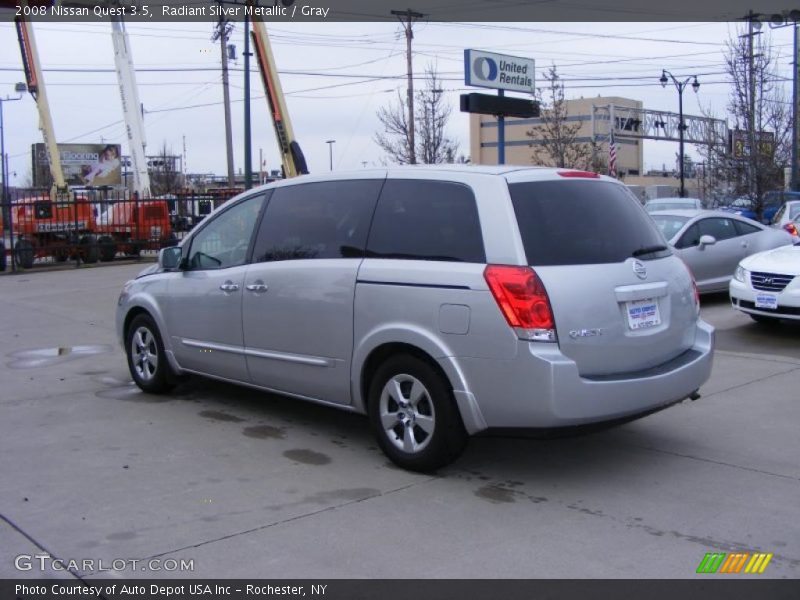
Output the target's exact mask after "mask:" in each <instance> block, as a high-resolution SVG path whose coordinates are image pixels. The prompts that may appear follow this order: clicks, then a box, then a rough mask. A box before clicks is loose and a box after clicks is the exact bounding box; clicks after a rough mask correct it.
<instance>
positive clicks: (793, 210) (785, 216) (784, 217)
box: [770, 200, 800, 239]
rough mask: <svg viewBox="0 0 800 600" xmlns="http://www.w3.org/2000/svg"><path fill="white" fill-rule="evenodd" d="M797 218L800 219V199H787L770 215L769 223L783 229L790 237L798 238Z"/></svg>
mask: <svg viewBox="0 0 800 600" xmlns="http://www.w3.org/2000/svg"><path fill="white" fill-rule="evenodd" d="M798 219H800V200H789V201H787V202H786V203H784V205H783V206H781V207H780V208H779V209H778V212H776V213H775V216H773V217H772V221H770V225H772V226H773V227H775V228H776V229H785V230H786V231H788V232H789V233H790V234H791V235H792V237H794V238H796V239H800V228H798V222H800V221H798Z"/></svg>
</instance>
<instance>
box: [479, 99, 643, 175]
mask: <svg viewBox="0 0 800 600" xmlns="http://www.w3.org/2000/svg"><path fill="white" fill-rule="evenodd" d="M565 103H566V109H567V120H568V121H569V122H578V123H580V124H581V127H580V129H579V130H578V133H577V138H576V140H575V141H576V142H578V143H584V144H588V143H590V142H591V141H592V134H593V132H594V134H595V136H594V137H595V141H596V143H597V153H598V157H599V158H600V159H601V160H602V162H603V163H607V161H608V141H609V131H610V129H609V124H610V118H611V116H610V115H611V113H612V112H613V111H612V110H610V109H609V107H610V106H625V107H631V108H638V109H642V108H643V106H642V103H641V102H640V101H638V100H631V99H630V98H619V97H616V96H607V97H597V98H580V99H577V100H566V101H565ZM541 123H542V120H541V119H540V118H535V119H517V118H507V119H506V120H505V137H506V143H505V150H506V160H505V162H506V164H515V165H534V164H542V163H541V160H537V158H540V159H543V158H544V157H543V156H540V157H537V156H536V152H535V149H534V146H535V145H537V144H541V140H540V139H537V138H536V135H535V134H536V130H537V128H539V127H541ZM630 126H634V124H631V125H630ZM622 127H623V128H624V124H623V125H622ZM469 131H470V156H471V158H472V162H473V163H475V164H483V165H496V164H497V119H496V118H495V117H492V116H489V115H477V114H472V115H470V128H469ZM529 131H531V132H533V133H534V136H533V137H531V136H529V135H527V132H529ZM642 141H643V140H640V139H629V138H624V137H619V136H617V138H616V144H617V174H618V175H620V176H622V177H624V178H625V180H626V182H627V181H628V179H629V178H631V177H636V176H640V175H641V174H642V173H643V172H644V152H643V148H642Z"/></svg>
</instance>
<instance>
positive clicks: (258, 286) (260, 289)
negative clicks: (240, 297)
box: [245, 283, 269, 294]
mask: <svg viewBox="0 0 800 600" xmlns="http://www.w3.org/2000/svg"><path fill="white" fill-rule="evenodd" d="M245 288H246V289H247V291H248V292H254V293H256V294H263V293H264V292H266V291H267V290H268V289H269V288H268V287H267V286H266V285H264V284H263V283H253V284H250V285H248V286H245Z"/></svg>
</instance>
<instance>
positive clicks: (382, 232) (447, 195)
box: [367, 179, 486, 263]
mask: <svg viewBox="0 0 800 600" xmlns="http://www.w3.org/2000/svg"><path fill="white" fill-rule="evenodd" d="M367 256H370V257H375V258H408V259H418V260H445V261H457V262H474V263H482V262H486V254H485V252H484V249H483V238H482V236H481V227H480V221H479V219H478V209H477V206H476V205H475V196H474V195H473V193H472V190H471V189H470V188H469V187H468V186H466V185H463V184H460V183H452V182H446V181H424V180H417V179H394V180H392V179H390V180H387V182H386V184H385V185H384V186H383V191H382V192H381V197H380V200H379V201H378V208H377V209H376V210H375V219H374V221H373V223H372V230H371V231H370V234H369V241H368V242H367Z"/></svg>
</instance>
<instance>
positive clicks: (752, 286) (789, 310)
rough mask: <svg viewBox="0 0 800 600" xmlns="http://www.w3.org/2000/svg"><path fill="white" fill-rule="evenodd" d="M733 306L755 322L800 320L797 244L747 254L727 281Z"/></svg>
mask: <svg viewBox="0 0 800 600" xmlns="http://www.w3.org/2000/svg"><path fill="white" fill-rule="evenodd" d="M730 294H731V303H732V304H733V307H734V308H735V309H737V310H740V311H742V312H744V313H746V314H748V315H750V316H751V317H752V318H753V319H754V320H756V321H759V322H771V321H775V320H777V319H793V320H800V245H797V244H795V245H793V246H783V247H781V248H776V249H775V250H768V251H767V252H759V253H758V254H754V255H752V256H748V257H747V258H745V259H744V260H743V261H742V262H740V263H739V266H738V267H737V268H736V273H735V274H734V276H733V279H732V280H731V283H730Z"/></svg>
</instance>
